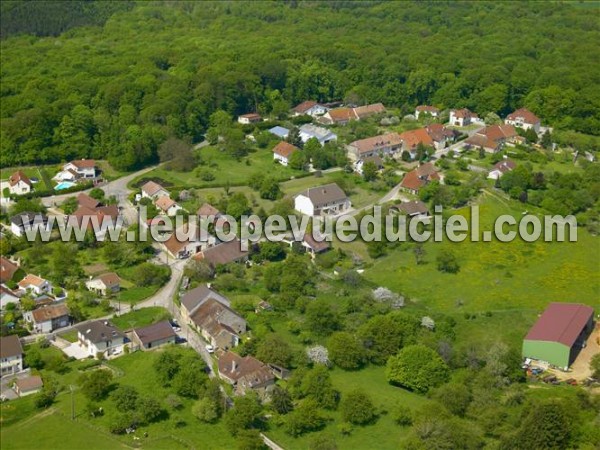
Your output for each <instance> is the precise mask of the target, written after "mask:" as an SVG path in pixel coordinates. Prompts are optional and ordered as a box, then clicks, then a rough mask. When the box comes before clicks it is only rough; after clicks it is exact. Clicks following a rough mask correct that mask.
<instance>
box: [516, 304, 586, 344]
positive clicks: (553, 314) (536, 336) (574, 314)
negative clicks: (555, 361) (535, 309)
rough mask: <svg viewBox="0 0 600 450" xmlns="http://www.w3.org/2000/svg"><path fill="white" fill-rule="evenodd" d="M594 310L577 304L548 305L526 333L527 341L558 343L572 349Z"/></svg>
mask: <svg viewBox="0 0 600 450" xmlns="http://www.w3.org/2000/svg"><path fill="white" fill-rule="evenodd" d="M593 316H594V310H593V309H592V308H591V307H589V306H586V305H581V304H578V303H550V305H548V307H547V308H546V310H545V311H544V313H543V314H542V315H541V316H540V318H539V319H538V321H537V322H536V323H535V324H534V325H533V327H532V328H531V329H530V330H529V333H527V336H526V337H525V340H527V341H545V342H559V343H561V344H563V345H566V346H567V347H572V346H573V344H574V343H575V341H577V338H578V337H579V334H580V333H581V331H582V330H583V329H584V327H585V326H586V324H587V323H588V322H589V320H590V319H591V318H592V317H593Z"/></svg>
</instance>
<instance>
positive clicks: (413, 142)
mask: <svg viewBox="0 0 600 450" xmlns="http://www.w3.org/2000/svg"><path fill="white" fill-rule="evenodd" d="M400 139H402V141H403V142H404V143H405V144H406V146H407V147H408V148H409V149H410V150H414V149H415V148H416V147H417V145H419V144H420V143H421V144H423V145H428V146H432V145H433V139H431V136H429V133H427V130H426V129H425V128H418V129H416V130H410V131H405V132H404V133H402V134H400Z"/></svg>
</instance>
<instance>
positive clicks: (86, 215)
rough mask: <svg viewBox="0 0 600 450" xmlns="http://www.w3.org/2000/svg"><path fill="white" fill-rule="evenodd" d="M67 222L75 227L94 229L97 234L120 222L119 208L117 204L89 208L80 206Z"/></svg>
mask: <svg viewBox="0 0 600 450" xmlns="http://www.w3.org/2000/svg"><path fill="white" fill-rule="evenodd" d="M67 223H68V224H70V225H71V226H73V227H80V228H86V229H89V230H94V232H95V233H96V235H97V236H98V235H100V234H102V233H105V232H106V230H107V229H109V228H113V227H116V226H117V225H118V224H119V208H118V207H117V205H108V206H98V207H96V208H88V207H87V206H80V207H79V208H77V210H76V211H75V212H74V213H73V214H71V215H70V216H68V217H67Z"/></svg>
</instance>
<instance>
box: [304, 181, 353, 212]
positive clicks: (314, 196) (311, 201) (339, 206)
mask: <svg viewBox="0 0 600 450" xmlns="http://www.w3.org/2000/svg"><path fill="white" fill-rule="evenodd" d="M351 206H352V203H351V202H350V199H349V198H348V196H347V195H346V194H345V192H344V191H342V189H340V187H339V186H338V185H337V184H335V183H331V184H327V185H324V186H317V187H313V188H309V189H307V190H306V191H304V192H302V193H300V194H298V195H296V197H295V198H294V209H295V210H296V211H298V212H300V213H302V214H306V215H307V216H321V215H337V214H340V213H342V212H345V211H347V210H349V209H350V207H351Z"/></svg>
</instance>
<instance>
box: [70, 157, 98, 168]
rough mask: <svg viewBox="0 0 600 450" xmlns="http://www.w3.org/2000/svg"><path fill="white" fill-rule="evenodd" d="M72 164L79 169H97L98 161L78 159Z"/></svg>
mask: <svg viewBox="0 0 600 450" xmlns="http://www.w3.org/2000/svg"><path fill="white" fill-rule="evenodd" d="M70 164H73V165H74V166H75V167H77V168H78V169H91V168H92V167H96V161H94V160H93V159H76V160H75V161H71V162H70Z"/></svg>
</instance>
